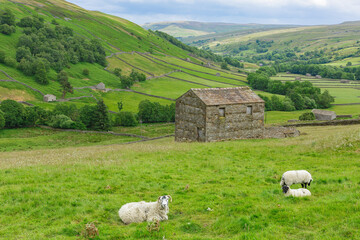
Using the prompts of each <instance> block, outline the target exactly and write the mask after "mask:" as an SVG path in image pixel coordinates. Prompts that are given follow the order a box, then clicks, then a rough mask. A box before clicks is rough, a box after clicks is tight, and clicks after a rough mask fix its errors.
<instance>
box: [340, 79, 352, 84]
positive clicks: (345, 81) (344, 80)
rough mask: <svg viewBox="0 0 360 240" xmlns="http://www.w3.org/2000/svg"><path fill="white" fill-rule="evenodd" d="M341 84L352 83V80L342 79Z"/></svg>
mask: <svg viewBox="0 0 360 240" xmlns="http://www.w3.org/2000/svg"><path fill="white" fill-rule="evenodd" d="M340 82H341V83H350V80H346V79H342V80H340Z"/></svg>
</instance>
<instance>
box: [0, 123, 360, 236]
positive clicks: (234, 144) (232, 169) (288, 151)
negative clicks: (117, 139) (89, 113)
mask: <svg viewBox="0 0 360 240" xmlns="http://www.w3.org/2000/svg"><path fill="white" fill-rule="evenodd" d="M299 130H300V131H301V133H302V135H301V136H300V137H297V138H292V139H267V140H240V141H230V142H217V143H191V144H189V143H174V142H173V138H167V139H162V140H157V141H153V142H148V143H140V144H133V145H112V146H102V145H99V146H86V147H75V146H69V145H68V146H69V147H65V148H61V149H37V150H28V151H11V152H2V153H0V175H1V180H0V183H1V184H0V194H1V196H2V197H1V198H0V204H1V208H0V211H1V216H2V217H1V218H0V235H1V236H2V238H4V239H21V238H25V239H82V238H84V237H83V236H84V229H85V224H87V223H90V222H93V223H94V224H95V226H96V227H97V228H98V230H99V236H98V237H97V238H96V239H163V237H164V238H166V239H358V238H360V230H359V229H360V221H359V216H358V212H359V211H360V207H359V206H360V199H359V194H360V190H359V187H358V185H359V184H360V176H359V174H357V172H358V170H360V162H359V156H360V155H359V154H360V152H359V149H360V127H359V125H353V126H351V127H349V126H339V127H321V128H316V127H307V128H299ZM24 134H25V135H26V134H29V135H33V134H35V133H26V132H13V133H11V132H6V133H5V135H7V136H8V137H9V138H17V137H18V138H19V137H20V138H21V137H24V136H23V135H24ZM19 135H20V136H19ZM48 137H50V136H48ZM35 141H37V140H35ZM75 144H76V143H75ZM100 144H101V143H100ZM39 148H41V147H39ZM291 169H307V170H308V171H310V172H311V173H312V176H313V179H314V182H313V183H312V184H311V186H310V187H309V190H310V191H311V193H312V196H311V197H307V198H304V199H295V198H292V197H290V198H286V197H284V195H283V194H282V192H281V188H280V186H279V181H280V177H281V174H282V173H283V172H284V171H286V170H291ZM298 187H300V186H299V185H296V186H293V188H298ZM164 194H170V195H171V196H172V198H173V202H172V203H170V213H169V220H168V221H166V222H161V223H160V230H159V231H158V232H157V231H153V232H149V231H148V230H147V226H148V224H147V223H139V224H130V225H124V224H123V223H121V221H120V219H119V217H118V215H117V211H118V209H119V208H120V207H121V205H123V204H125V203H127V202H133V201H141V200H145V201H155V200H156V199H157V197H158V196H160V195H164ZM209 208H210V210H207V209H209Z"/></svg>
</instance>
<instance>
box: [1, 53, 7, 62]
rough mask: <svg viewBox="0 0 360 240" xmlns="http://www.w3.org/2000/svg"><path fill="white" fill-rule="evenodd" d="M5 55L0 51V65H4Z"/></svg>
mask: <svg viewBox="0 0 360 240" xmlns="http://www.w3.org/2000/svg"><path fill="white" fill-rule="evenodd" d="M5 58H6V53H5V52H4V51H2V50H0V63H5Z"/></svg>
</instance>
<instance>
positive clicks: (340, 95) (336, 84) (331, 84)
mask: <svg viewBox="0 0 360 240" xmlns="http://www.w3.org/2000/svg"><path fill="white" fill-rule="evenodd" d="M295 77H301V81H310V82H311V83H312V84H313V85H314V86H316V87H319V88H320V89H321V90H322V91H324V90H328V91H329V93H330V94H331V95H332V96H334V97H335V102H334V103H335V104H346V103H360V90H359V89H360V81H351V82H350V83H341V82H340V81H341V80H335V79H327V78H323V79H316V78H314V77H307V76H304V75H299V74H291V75H289V74H285V73H279V74H278V75H277V76H274V77H271V79H272V80H280V81H282V82H285V81H294V80H295Z"/></svg>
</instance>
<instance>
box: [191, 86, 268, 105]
mask: <svg viewBox="0 0 360 240" xmlns="http://www.w3.org/2000/svg"><path fill="white" fill-rule="evenodd" d="M190 91H192V92H193V93H194V94H195V95H196V96H198V97H199V98H200V99H201V100H202V101H203V102H204V103H205V104H206V105H226V104H238V103H262V102H264V100H262V99H261V98H260V97H259V96H258V95H256V93H254V92H253V91H252V90H251V89H250V88H249V87H235V88H192V89H190Z"/></svg>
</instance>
